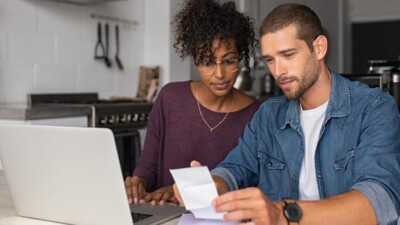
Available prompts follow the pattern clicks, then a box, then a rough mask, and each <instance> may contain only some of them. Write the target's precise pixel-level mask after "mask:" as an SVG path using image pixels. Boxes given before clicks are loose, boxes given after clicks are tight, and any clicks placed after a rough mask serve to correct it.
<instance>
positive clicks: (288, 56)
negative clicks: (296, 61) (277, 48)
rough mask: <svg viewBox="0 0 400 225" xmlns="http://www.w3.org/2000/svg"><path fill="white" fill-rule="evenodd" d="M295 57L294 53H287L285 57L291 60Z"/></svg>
mask: <svg viewBox="0 0 400 225" xmlns="http://www.w3.org/2000/svg"><path fill="white" fill-rule="evenodd" d="M293 55H294V52H291V53H285V54H284V55H283V56H285V58H290V57H292V56H293Z"/></svg>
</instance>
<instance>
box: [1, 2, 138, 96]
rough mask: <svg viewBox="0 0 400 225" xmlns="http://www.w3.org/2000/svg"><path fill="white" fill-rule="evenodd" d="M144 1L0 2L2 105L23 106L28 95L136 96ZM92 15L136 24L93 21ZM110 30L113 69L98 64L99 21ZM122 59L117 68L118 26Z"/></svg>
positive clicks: (100, 63)
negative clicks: (52, 93) (95, 57)
mask: <svg viewBox="0 0 400 225" xmlns="http://www.w3.org/2000/svg"><path fill="white" fill-rule="evenodd" d="M144 7H145V5H144V0H123V1H115V2H109V3H101V4H92V5H76V4H68V3H60V2H56V1H46V0H1V1H0V102H15V101H17V102H24V101H26V95H27V94H28V93H43V92H78V91H79V92H98V93H99V94H100V97H102V98H108V97H110V96H111V95H124V96H134V95H135V94H136V89H137V79H138V72H139V66H140V65H141V64H142V63H143V51H144V47H143V46H144V34H143V33H144V26H143V24H144V21H143V20H144ZM92 14H96V15H104V16H110V17H116V18H119V19H125V20H129V21H136V22H137V25H136V26H135V25H132V24H129V23H123V22H116V21H106V20H103V19H100V20H99V19H94V18H92V17H91V15H92ZM99 21H100V22H101V23H102V24H103V27H102V28H103V42H104V39H105V38H104V30H105V29H104V23H105V22H108V24H109V26H110V33H109V37H110V40H109V43H110V47H109V48H110V50H109V51H110V54H109V57H111V59H112V60H113V61H112V62H113V66H112V67H111V68H107V67H106V66H105V64H104V62H103V61H98V60H94V48H95V44H96V42H97V23H98V22H99ZM116 24H118V25H119V30H120V59H121V61H122V62H123V64H124V67H125V69H124V70H119V69H118V68H117V67H116V64H115V60H114V57H115V52H116V45H115V25H116Z"/></svg>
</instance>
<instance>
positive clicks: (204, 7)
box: [173, 0, 258, 69]
mask: <svg viewBox="0 0 400 225" xmlns="http://www.w3.org/2000/svg"><path fill="white" fill-rule="evenodd" d="M173 25H174V32H175V43H174V48H175V50H176V52H177V53H178V54H179V55H180V57H181V58H184V57H186V56H189V55H191V56H192V57H193V59H194V62H195V64H196V65H198V64H199V63H200V62H201V61H202V60H203V59H204V57H206V56H209V55H212V54H213V52H212V50H211V47H212V42H213V40H214V39H215V38H219V39H220V41H221V43H224V44H225V46H226V47H227V48H228V49H229V39H231V38H232V39H234V40H235V42H236V47H237V49H238V53H239V57H240V58H241V59H242V63H243V64H244V66H245V67H246V68H247V69H249V68H250V67H249V60H250V54H251V55H254V54H255V48H256V47H257V45H258V41H257V39H256V38H255V32H254V20H253V19H252V18H250V17H248V16H246V15H244V14H243V13H240V12H239V11H237V10H236V4H235V2H232V1H231V2H226V3H222V4H219V3H218V2H217V1H216V0H185V1H184V3H183V7H182V10H181V11H180V12H178V13H177V14H176V15H175V18H174V21H173Z"/></svg>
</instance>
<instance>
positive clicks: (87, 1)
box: [49, 0, 121, 4]
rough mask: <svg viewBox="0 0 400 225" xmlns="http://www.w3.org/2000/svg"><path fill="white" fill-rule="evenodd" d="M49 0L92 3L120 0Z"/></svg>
mask: <svg viewBox="0 0 400 225" xmlns="http://www.w3.org/2000/svg"><path fill="white" fill-rule="evenodd" d="M49 1H56V2H68V3H74V4H94V3H100V2H114V1H121V0H49Z"/></svg>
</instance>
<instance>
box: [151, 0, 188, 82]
mask: <svg viewBox="0 0 400 225" xmlns="http://www.w3.org/2000/svg"><path fill="white" fill-rule="evenodd" d="M181 2H182V0H168V1H167V0H148V1H146V6H145V35H144V36H145V38H144V40H145V50H144V54H145V55H144V64H146V65H161V71H160V75H161V85H165V84H166V83H169V82H173V81H183V80H189V79H190V58H187V59H185V60H181V59H180V58H179V56H178V54H177V53H176V52H175V49H174V47H173V43H174V41H175V39H174V36H173V32H172V20H173V17H174V15H175V14H176V12H177V11H178V10H179V9H180V3H181Z"/></svg>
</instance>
